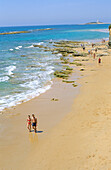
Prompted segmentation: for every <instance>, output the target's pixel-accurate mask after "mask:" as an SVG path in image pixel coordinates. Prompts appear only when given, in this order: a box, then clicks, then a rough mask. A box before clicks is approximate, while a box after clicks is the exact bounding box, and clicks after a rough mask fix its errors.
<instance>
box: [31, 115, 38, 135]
mask: <svg viewBox="0 0 111 170" xmlns="http://www.w3.org/2000/svg"><path fill="white" fill-rule="evenodd" d="M36 127H37V118H36V117H35V115H34V114H32V128H33V129H34V132H35V133H36Z"/></svg>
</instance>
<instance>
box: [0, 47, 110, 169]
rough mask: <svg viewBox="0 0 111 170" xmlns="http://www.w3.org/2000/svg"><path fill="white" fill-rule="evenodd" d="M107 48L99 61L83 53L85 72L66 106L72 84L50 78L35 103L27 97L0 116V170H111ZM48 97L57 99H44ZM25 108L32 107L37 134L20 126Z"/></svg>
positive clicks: (23, 119) (22, 123)
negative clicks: (51, 83) (50, 84)
mask: <svg viewBox="0 0 111 170" xmlns="http://www.w3.org/2000/svg"><path fill="white" fill-rule="evenodd" d="M108 51H109V52H110V55H109V56H103V57H102V64H100V65H98V63H97V60H94V61H93V60H92V58H90V57H89V62H88V63H87V64H85V71H83V72H81V73H80V74H82V75H84V76H83V78H82V79H80V80H78V83H80V84H81V85H82V86H81V87H80V93H79V95H77V97H76V99H75V100H74V103H73V106H72V107H71V105H72V101H73V99H74V97H75V91H76V90H75V91H74V92H73V90H74V89H76V88H73V89H72V86H71V85H69V84H64V86H65V87H64V88H63V86H62V85H63V83H61V82H60V81H59V82H58V81H56V82H57V83H54V86H56V87H54V88H52V90H49V91H47V92H46V93H45V94H43V95H41V96H40V97H39V100H38V102H37V98H36V99H33V100H32V101H30V102H27V103H24V104H22V105H19V106H17V107H15V109H12V110H8V111H6V114H5V116H4V114H3V115H2V116H1V120H2V121H1V122H0V123H1V124H2V122H3V123H4V125H5V124H7V128H8V129H7V128H6V127H5V126H3V125H2V127H3V128H5V129H3V128H2V131H3V132H4V133H1V134H2V135H1V138H0V149H2V150H1V153H2V154H1V158H0V161H1V162H0V163H1V164H0V167H1V169H3V170H4V169H6V170H8V169H9V170H10V169H12V170H13V169H14V170H16V169H17V170H19V169H20V170H24V169H27V170H31V169H34V170H110V169H111V144H110V143H111V142H110V141H111V80H110V77H111V50H108ZM102 52H103V51H101V53H102ZM58 86H59V88H58ZM57 89H59V90H58V91H59V92H58V93H57V91H56V90H57ZM65 90H66V91H65ZM68 91H69V93H68ZM72 92H73V93H72ZM66 94H67V96H65V95H66ZM42 96H43V97H42ZM53 97H55V98H58V99H59V101H58V102H52V101H50V99H51V98H53ZM47 99H48V100H47ZM43 101H44V102H43ZM37 103H38V104H37ZM42 104H43V105H42ZM61 106H62V107H61ZM50 108H51V110H50ZM70 109H71V110H70ZM9 111H10V116H11V117H10V116H9ZM30 111H31V112H35V113H36V112H38V119H39V122H41V123H40V125H39V130H40V131H43V133H38V134H34V133H29V134H28V132H27V129H25V128H24V127H25V126H24V121H25V119H26V114H21V113H22V112H24V113H30ZM44 112H45V113H46V115H44V114H42V113H44ZM52 112H53V114H51V113H52ZM68 112H69V114H67V113H68ZM40 113H41V115H40ZM60 113H61V116H60ZM13 115H15V116H13ZM48 116H50V118H49V117H48ZM64 116H65V117H64ZM6 117H8V119H7V118H6ZM56 118H57V119H56ZM7 120H8V122H7ZM51 121H52V123H51ZM54 122H55V123H54ZM48 124H49V126H48ZM19 125H20V128H19V129H18V127H19ZM16 127H17V128H16ZM45 129H46V130H45ZM5 135H6V136H5ZM40 135H41V136H43V137H41V138H40ZM39 138H40V139H39ZM1 139H3V141H2V140H1ZM4 139H5V140H4ZM12 139H13V140H12ZM5 157H6V159H5Z"/></svg>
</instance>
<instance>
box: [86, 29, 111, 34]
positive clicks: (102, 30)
mask: <svg viewBox="0 0 111 170" xmlns="http://www.w3.org/2000/svg"><path fill="white" fill-rule="evenodd" d="M89 31H94V32H105V33H109V29H91V30H89Z"/></svg>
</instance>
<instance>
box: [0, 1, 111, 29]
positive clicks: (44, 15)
mask: <svg viewBox="0 0 111 170" xmlns="http://www.w3.org/2000/svg"><path fill="white" fill-rule="evenodd" d="M97 19H99V20H100V21H102V22H111V0H55V1H53V0H0V26H9V25H10V26H14V25H46V24H49V25H51V24H52V25H53V24H79V23H85V22H90V21H96V20H97Z"/></svg>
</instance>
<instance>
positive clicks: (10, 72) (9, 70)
mask: <svg viewBox="0 0 111 170" xmlns="http://www.w3.org/2000/svg"><path fill="white" fill-rule="evenodd" d="M15 69H16V66H9V67H6V68H5V70H6V71H8V73H7V75H8V76H11V75H13V71H14V70H15Z"/></svg>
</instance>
